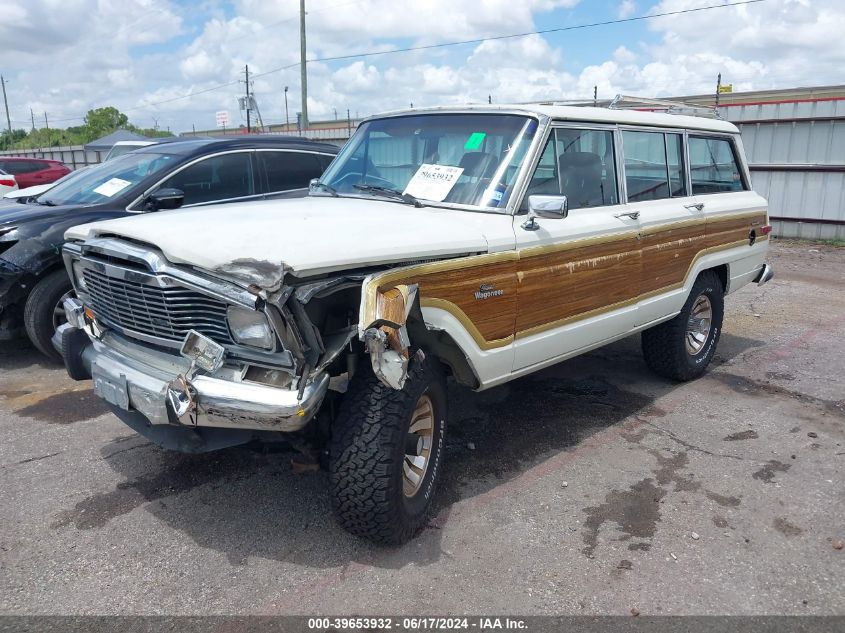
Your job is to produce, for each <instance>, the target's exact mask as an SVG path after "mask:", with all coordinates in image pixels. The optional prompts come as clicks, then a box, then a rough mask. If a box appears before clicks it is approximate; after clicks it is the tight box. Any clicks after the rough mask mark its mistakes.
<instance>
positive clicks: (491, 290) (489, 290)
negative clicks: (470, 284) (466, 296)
mask: <svg viewBox="0 0 845 633" xmlns="http://www.w3.org/2000/svg"><path fill="white" fill-rule="evenodd" d="M503 294H505V291H504V290H496V286H495V285H493V284H481V285H480V286H479V287H478V290H477V291H476V292H475V299H476V301H477V300H478V299H489V298H490V297H501V296H502V295H503Z"/></svg>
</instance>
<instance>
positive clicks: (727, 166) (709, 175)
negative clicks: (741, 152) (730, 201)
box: [689, 136, 748, 195]
mask: <svg viewBox="0 0 845 633" xmlns="http://www.w3.org/2000/svg"><path fill="white" fill-rule="evenodd" d="M689 162H690V180H691V182H692V193H693V195H704V194H710V193H728V192H731V191H746V190H747V189H748V186H747V184H746V183H745V179H744V178H743V175H742V171H741V170H740V167H739V161H738V160H737V154H736V148H735V147H734V144H733V141H732V140H731V139H727V138H707V137H700V136H690V137H689Z"/></svg>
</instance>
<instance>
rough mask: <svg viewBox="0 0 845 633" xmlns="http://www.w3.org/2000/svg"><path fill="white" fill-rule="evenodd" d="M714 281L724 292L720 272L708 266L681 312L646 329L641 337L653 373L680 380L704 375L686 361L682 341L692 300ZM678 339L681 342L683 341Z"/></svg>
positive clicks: (715, 285) (644, 355)
mask: <svg viewBox="0 0 845 633" xmlns="http://www.w3.org/2000/svg"><path fill="white" fill-rule="evenodd" d="M711 284H712V285H713V286H714V287H715V288H716V289H718V290H721V291H722V293H723V292H724V289H723V288H722V280H721V279H720V278H719V276H718V275H717V274H716V273H715V272H714V271H712V270H705V271H704V272H702V273H701V274H700V275H699V276H698V278H697V279H696V281H695V283H694V284H693V287H692V290H691V291H690V294H689V297H688V298H687V301H686V303H685V304H684V307H683V309H682V310H681V312H680V314H678V315H677V316H676V317H675V318H673V319H671V320H669V321H665V322H664V323H661V324H659V325H656V326H654V327H652V328H649V329H647V330H644V331H643V333H642V339H641V340H642V351H643V358H644V359H645V362H646V365H648V367H649V369H651V371H653V372H654V373H656V374H658V375H659V376H663V377H664V378H670V379H672V380H678V381H687V380H692V379H693V378H697V377H698V376H700V375H701V373H702V371H697V370H695V369H693V368H691V367H690V366H689V364H688V363H687V359H686V357H685V354H686V352H685V351H684V350H683V344H682V343H683V340H684V336H685V334H686V327H687V315H688V313H689V310H690V308H691V306H692V302H693V301H695V299H696V298H697V297H698V296H699V294H700V293H701V288H704V287H706V286H707V285H711ZM721 325H722V324H721V322H720V323H718V324H717V326H718V327H719V328H721ZM679 341H680V342H681V344H680V345H679ZM705 367H706V365H705Z"/></svg>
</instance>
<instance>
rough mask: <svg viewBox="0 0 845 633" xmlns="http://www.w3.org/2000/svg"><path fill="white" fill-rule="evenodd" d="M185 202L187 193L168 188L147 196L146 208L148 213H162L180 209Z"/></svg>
mask: <svg viewBox="0 0 845 633" xmlns="http://www.w3.org/2000/svg"><path fill="white" fill-rule="evenodd" d="M183 202H185V192H184V191H182V190H181V189H173V188H171V187H166V188H164V189H159V190H157V191H153V192H152V193H151V194H150V195H149V196H147V203H146V205H145V206H146V208H147V210H148V211H161V210H163V209H178V208H179V207H181V206H182V203H183Z"/></svg>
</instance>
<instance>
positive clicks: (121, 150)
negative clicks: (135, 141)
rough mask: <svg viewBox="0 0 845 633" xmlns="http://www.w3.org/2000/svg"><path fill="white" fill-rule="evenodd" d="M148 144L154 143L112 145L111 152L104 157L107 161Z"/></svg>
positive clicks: (104, 160)
mask: <svg viewBox="0 0 845 633" xmlns="http://www.w3.org/2000/svg"><path fill="white" fill-rule="evenodd" d="M147 145H152V143H144V144H143V145H117V144H115V145H112V146H111V149H110V150H109V153H108V154H106V157H105V158H104V159H103V162H104V163H105V162H106V161H108V160H111V159H112V158H117V157H118V156H123V155H124V154H128V153H129V152H134V151H135V150H136V149H140V148H142V147H146V146H147Z"/></svg>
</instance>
